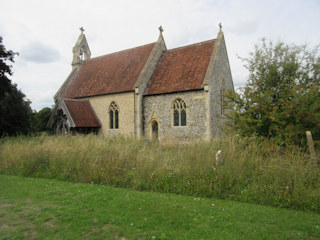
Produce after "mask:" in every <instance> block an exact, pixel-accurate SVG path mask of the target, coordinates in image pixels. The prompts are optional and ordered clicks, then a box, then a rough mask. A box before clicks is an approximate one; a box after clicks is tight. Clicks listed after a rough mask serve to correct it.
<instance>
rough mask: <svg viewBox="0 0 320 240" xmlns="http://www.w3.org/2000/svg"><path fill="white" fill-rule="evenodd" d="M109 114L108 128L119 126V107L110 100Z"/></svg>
mask: <svg viewBox="0 0 320 240" xmlns="http://www.w3.org/2000/svg"><path fill="white" fill-rule="evenodd" d="M109 114H110V129H118V128H119V107H118V105H117V104H116V103H115V102H112V103H111V104H110V107H109Z"/></svg>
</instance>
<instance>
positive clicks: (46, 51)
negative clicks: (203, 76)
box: [0, 0, 320, 111]
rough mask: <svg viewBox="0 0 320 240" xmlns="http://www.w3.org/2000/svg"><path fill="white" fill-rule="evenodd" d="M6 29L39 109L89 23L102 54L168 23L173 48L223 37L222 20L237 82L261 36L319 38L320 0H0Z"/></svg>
mask: <svg viewBox="0 0 320 240" xmlns="http://www.w3.org/2000/svg"><path fill="white" fill-rule="evenodd" d="M0 6H1V14H0V36H2V37H3V44H4V45H5V47H6V49H7V50H13V51H14V52H19V56H16V57H15V63H13V64H12V65H13V67H12V70H13V72H14V74H13V76H11V80H12V82H13V83H16V84H17V85H18V88H19V89H21V91H22V92H23V93H24V94H25V95H26V96H27V98H28V99H29V100H30V101H31V102H32V104H31V106H32V108H33V109H35V110H37V111H39V110H41V109H42V108H44V107H52V105H53V104H54V102H53V96H54V94H55V93H56V92H57V90H58V89H59V87H60V86H61V84H62V83H63V82H64V80H65V79H66V78H67V76H68V75H69V73H70V72H71V62H72V48H73V46H74V45H75V43H76V41H77V39H78V37H79V35H80V30H79V28H80V27H81V26H83V28H84V29H85V32H84V33H85V35H86V38H87V41H88V43H89V47H90V50H91V57H97V56H101V55H105V54H108V53H112V52H117V51H121V50H124V49H128V48H132V47H137V46H141V45H144V44H148V43H152V42H156V41H157V39H158V36H159V30H158V27H159V26H160V25H162V27H163V29H164V32H163V36H164V39H165V42H166V45H167V48H168V49H172V48H176V47H181V46H185V45H189V44H193V43H197V42H201V41H206V40H209V39H214V38H216V37H217V34H218V32H219V26H218V25H219V23H220V22H221V23H222V26H223V28H222V30H223V32H224V36H225V40H226V45H227V51H228V57H229V62H230V66H231V72H232V77H233V81H234V85H235V87H239V86H243V85H244V84H245V83H246V80H247V77H248V74H249V73H248V71H247V70H246V68H245V67H244V66H243V62H242V61H241V59H240V58H239V57H242V58H243V57H248V56H249V53H250V52H252V51H254V45H255V44H258V43H259V42H260V41H261V39H262V38H266V39H267V40H272V41H275V42H277V41H280V40H281V41H285V42H286V43H288V44H298V45H302V44H309V46H310V47H311V48H314V47H315V46H316V45H318V44H319V43H320V31H319V25H320V0H256V1H254V0H243V1H242V0H224V1H222V0H161V1H156V0H131V1H130V0H91V1H88V0H28V1H25V0H0Z"/></svg>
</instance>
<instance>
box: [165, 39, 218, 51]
mask: <svg viewBox="0 0 320 240" xmlns="http://www.w3.org/2000/svg"><path fill="white" fill-rule="evenodd" d="M215 40H216V38H214V39H210V40H206V41H202V42H198V43H193V44H189V45H186V46H181V47H176V48H172V49H169V50H167V51H166V52H170V51H175V50H179V49H181V48H187V47H191V46H194V45H198V44H203V43H208V42H214V41H215Z"/></svg>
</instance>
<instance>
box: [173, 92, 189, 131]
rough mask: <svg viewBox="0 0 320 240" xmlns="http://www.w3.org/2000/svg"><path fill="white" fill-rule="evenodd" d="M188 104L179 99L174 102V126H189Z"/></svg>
mask: <svg viewBox="0 0 320 240" xmlns="http://www.w3.org/2000/svg"><path fill="white" fill-rule="evenodd" d="M186 109H187V106H186V103H185V102H184V101H183V100H182V99H181V98H178V99H176V100H174V102H173V125H174V126H186V125H187V113H186Z"/></svg>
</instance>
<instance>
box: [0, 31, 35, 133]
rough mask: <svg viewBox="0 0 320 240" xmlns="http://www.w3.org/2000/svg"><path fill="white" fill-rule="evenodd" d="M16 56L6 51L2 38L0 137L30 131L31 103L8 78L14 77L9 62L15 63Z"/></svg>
mask: <svg viewBox="0 0 320 240" xmlns="http://www.w3.org/2000/svg"><path fill="white" fill-rule="evenodd" d="M16 54H17V53H14V52H13V51H11V50H9V51H7V50H6V48H5V46H4V45H3V44H2V37H0V137H3V136H6V135H9V136H11V135H16V134H19V133H24V134H26V133H28V132H29V131H30V120H31V116H32V110H31V107H30V101H29V100H26V99H25V95H24V94H23V93H22V92H21V91H20V90H19V89H17V85H15V84H12V83H11V80H10V79H9V78H8V75H12V71H11V68H12V66H11V65H8V62H14V56H15V55H16Z"/></svg>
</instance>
